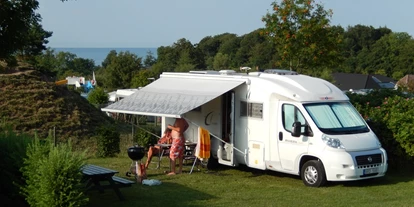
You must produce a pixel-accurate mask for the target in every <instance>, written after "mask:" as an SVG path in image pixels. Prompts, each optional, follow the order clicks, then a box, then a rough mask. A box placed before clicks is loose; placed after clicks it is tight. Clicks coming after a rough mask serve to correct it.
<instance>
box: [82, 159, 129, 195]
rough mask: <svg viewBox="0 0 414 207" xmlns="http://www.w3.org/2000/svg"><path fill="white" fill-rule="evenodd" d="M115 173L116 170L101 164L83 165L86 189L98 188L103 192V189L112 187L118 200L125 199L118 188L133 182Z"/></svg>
mask: <svg viewBox="0 0 414 207" xmlns="http://www.w3.org/2000/svg"><path fill="white" fill-rule="evenodd" d="M116 173H118V171H116V170H112V169H108V168H104V167H101V166H97V165H85V166H84V167H83V168H82V174H83V176H84V178H85V181H86V191H92V190H98V191H99V192H100V193H103V192H104V189H113V190H114V191H115V193H116V195H117V196H118V197H119V199H120V200H125V198H124V196H123V195H122V193H121V191H119V188H122V187H129V186H131V184H133V183H135V182H133V181H131V180H127V179H124V178H121V177H117V176H115V174H116Z"/></svg>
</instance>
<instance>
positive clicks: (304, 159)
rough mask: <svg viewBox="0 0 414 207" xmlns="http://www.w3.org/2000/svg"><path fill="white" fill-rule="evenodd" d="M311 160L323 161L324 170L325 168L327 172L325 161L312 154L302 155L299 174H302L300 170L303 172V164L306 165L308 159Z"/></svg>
mask: <svg viewBox="0 0 414 207" xmlns="http://www.w3.org/2000/svg"><path fill="white" fill-rule="evenodd" d="M309 160H316V161H320V162H321V163H322V166H323V170H325V172H326V169H325V165H324V164H323V162H322V160H321V159H319V158H318V157H315V156H312V155H304V156H302V157H301V158H300V162H299V168H298V174H299V175H300V172H301V170H302V167H303V165H304V164H305V163H306V162H307V161H309Z"/></svg>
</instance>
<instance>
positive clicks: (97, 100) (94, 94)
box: [88, 87, 109, 104]
mask: <svg viewBox="0 0 414 207" xmlns="http://www.w3.org/2000/svg"><path fill="white" fill-rule="evenodd" d="M108 100H109V95H108V94H107V93H106V92H105V91H104V90H103V89H102V88H99V87H97V88H95V89H93V90H92V91H91V92H90V93H89V95H88V101H89V103H91V104H106V103H108Z"/></svg>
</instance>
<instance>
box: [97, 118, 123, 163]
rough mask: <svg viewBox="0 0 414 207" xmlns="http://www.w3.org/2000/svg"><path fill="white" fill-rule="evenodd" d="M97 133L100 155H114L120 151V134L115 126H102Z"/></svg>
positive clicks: (98, 154) (98, 152)
mask: <svg viewBox="0 0 414 207" xmlns="http://www.w3.org/2000/svg"><path fill="white" fill-rule="evenodd" d="M97 134H98V137H97V139H98V140H97V145H98V149H97V156H98V157H112V156H114V155H115V154H117V153H119V151H120V150H119V142H120V138H119V137H120V134H119V132H118V131H117V130H116V127H115V126H103V127H100V128H99V129H98V133H97Z"/></svg>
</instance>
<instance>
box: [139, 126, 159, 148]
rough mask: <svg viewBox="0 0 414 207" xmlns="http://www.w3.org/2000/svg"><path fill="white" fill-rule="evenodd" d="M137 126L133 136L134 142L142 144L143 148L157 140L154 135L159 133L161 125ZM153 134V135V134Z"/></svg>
mask: <svg viewBox="0 0 414 207" xmlns="http://www.w3.org/2000/svg"><path fill="white" fill-rule="evenodd" d="M140 127H141V128H138V130H137V133H136V134H135V136H134V142H135V143H136V144H138V145H139V146H143V147H145V148H147V147H149V146H151V145H154V144H156V143H157V141H158V137H156V136H155V135H158V136H159V135H160V134H161V127H160V126H152V125H146V126H140ZM154 134H155V135H154Z"/></svg>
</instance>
